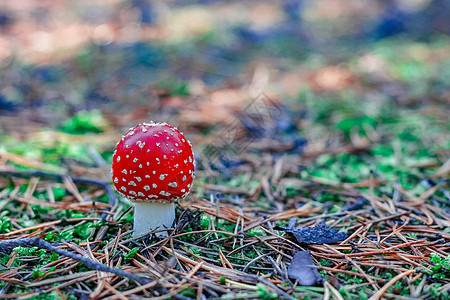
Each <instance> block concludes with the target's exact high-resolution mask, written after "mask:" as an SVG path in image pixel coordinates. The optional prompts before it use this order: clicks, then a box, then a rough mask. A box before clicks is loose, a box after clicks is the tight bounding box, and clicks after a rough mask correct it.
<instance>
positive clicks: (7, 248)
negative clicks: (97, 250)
mask: <svg viewBox="0 0 450 300" xmlns="http://www.w3.org/2000/svg"><path fill="white" fill-rule="evenodd" d="M16 247H27V248H30V247H37V248H39V249H46V250H48V251H52V252H55V253H57V254H59V255H62V256H66V257H69V258H72V259H74V260H76V261H79V262H82V263H84V264H85V265H86V266H88V267H89V268H92V269H94V270H98V271H102V272H109V273H113V274H116V275H118V276H123V277H126V278H129V279H132V280H134V281H136V282H138V283H140V284H146V283H148V282H149V281H148V280H146V279H144V278H140V277H138V276H136V275H134V274H131V273H129V272H126V271H123V270H120V269H116V268H111V267H108V266H106V265H104V264H101V263H98V262H96V261H93V260H91V259H89V258H86V257H83V256H81V255H78V254H74V253H72V252H69V251H67V250H64V249H61V248H58V247H55V246H53V245H52V244H50V243H49V242H46V241H44V240H42V239H38V238H24V239H15V240H8V241H0V252H3V253H6V254H9V253H11V252H12V251H13V250H14V248H16Z"/></svg>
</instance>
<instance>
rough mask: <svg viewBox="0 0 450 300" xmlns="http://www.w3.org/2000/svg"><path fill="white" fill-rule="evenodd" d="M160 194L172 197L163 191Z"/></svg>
mask: <svg viewBox="0 0 450 300" xmlns="http://www.w3.org/2000/svg"><path fill="white" fill-rule="evenodd" d="M159 194H160V195H163V196H170V195H171V194H170V193H169V192H166V191H161V192H159Z"/></svg>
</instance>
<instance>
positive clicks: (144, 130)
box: [142, 128, 147, 196]
mask: <svg viewBox="0 0 450 300" xmlns="http://www.w3.org/2000/svg"><path fill="white" fill-rule="evenodd" d="M142 132H147V128H143V129H142ZM142 196H144V195H142Z"/></svg>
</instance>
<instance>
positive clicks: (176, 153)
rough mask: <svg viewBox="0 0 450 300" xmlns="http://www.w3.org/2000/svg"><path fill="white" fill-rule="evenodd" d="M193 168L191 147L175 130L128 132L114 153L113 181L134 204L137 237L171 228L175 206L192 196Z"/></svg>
mask: <svg viewBox="0 0 450 300" xmlns="http://www.w3.org/2000/svg"><path fill="white" fill-rule="evenodd" d="M194 168H195V161H194V154H193V152H192V146H191V143H190V142H189V141H188V140H187V139H186V138H185V137H184V136H183V134H182V133H181V132H179V131H178V130H177V129H176V128H174V127H172V126H170V125H168V124H166V123H153V122H151V123H143V124H140V125H138V126H136V127H134V128H130V129H129V130H128V132H127V134H125V135H124V136H123V137H122V139H121V140H120V141H119V143H117V147H116V151H114V156H113V164H112V177H113V182H114V186H115V187H116V189H117V191H118V192H119V194H121V196H123V197H126V198H128V199H129V200H131V201H133V202H134V237H137V236H140V235H142V234H145V233H148V232H150V231H152V230H154V229H157V228H159V229H163V228H164V227H165V228H170V227H171V226H172V224H173V221H174V219H175V207H174V202H175V201H178V200H181V199H183V198H185V197H186V196H187V194H189V191H190V189H191V187H192V182H193V180H194V176H195V174H194ZM165 235H167V232H165V231H164V232H162V233H161V234H159V236H165Z"/></svg>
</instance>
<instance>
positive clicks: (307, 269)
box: [288, 251, 323, 286]
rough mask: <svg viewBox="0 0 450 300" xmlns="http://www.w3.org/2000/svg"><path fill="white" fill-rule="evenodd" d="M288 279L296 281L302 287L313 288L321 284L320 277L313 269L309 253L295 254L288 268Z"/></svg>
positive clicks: (321, 279) (300, 252)
mask: <svg viewBox="0 0 450 300" xmlns="http://www.w3.org/2000/svg"><path fill="white" fill-rule="evenodd" d="M288 275H289V278H291V279H295V280H298V283H299V284H300V285H302V286H313V285H316V284H320V283H322V282H323V278H322V276H320V274H319V272H317V270H316V268H314V263H313V261H312V259H311V256H310V254H309V251H299V252H297V253H295V255H294V259H292V262H291V265H290V266H289V268H288Z"/></svg>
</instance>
